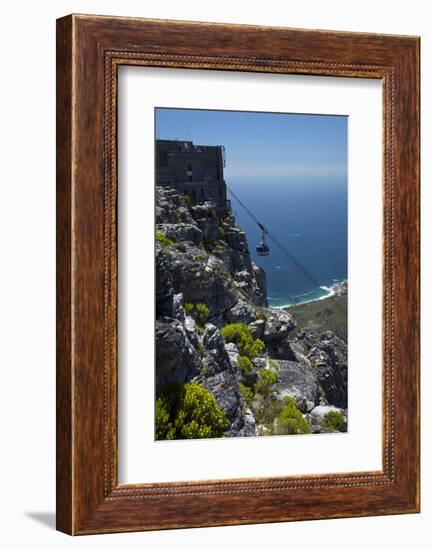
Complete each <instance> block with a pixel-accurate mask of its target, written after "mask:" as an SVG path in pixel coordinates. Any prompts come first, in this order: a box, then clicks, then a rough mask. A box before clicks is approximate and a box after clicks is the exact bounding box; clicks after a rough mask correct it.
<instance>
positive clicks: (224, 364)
mask: <svg viewBox="0 0 431 550" xmlns="http://www.w3.org/2000/svg"><path fill="white" fill-rule="evenodd" d="M203 345H204V347H205V355H204V358H203V359H202V365H203V369H204V372H205V375H206V376H207V377H211V376H214V375H216V374H218V373H220V372H221V371H225V370H230V371H232V365H231V363H230V360H229V355H228V353H227V351H226V349H225V345H224V341H223V338H222V336H221V334H220V331H219V329H218V328H217V327H216V326H214V325H212V324H210V323H207V324H206V325H205V332H204V335H203Z"/></svg>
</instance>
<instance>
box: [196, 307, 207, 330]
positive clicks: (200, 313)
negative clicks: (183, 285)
mask: <svg viewBox="0 0 431 550" xmlns="http://www.w3.org/2000/svg"><path fill="white" fill-rule="evenodd" d="M209 314H210V310H209V309H208V307H207V306H206V305H205V304H196V305H195V321H196V323H197V324H198V325H200V326H201V327H202V326H204V325H205V323H206V322H207V319H208V315H209Z"/></svg>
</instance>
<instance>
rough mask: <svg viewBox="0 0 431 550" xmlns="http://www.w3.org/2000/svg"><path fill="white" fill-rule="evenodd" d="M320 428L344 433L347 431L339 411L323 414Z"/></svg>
mask: <svg viewBox="0 0 431 550" xmlns="http://www.w3.org/2000/svg"><path fill="white" fill-rule="evenodd" d="M321 426H323V427H324V428H326V429H327V430H331V431H337V432H345V431H346V430H347V425H346V421H345V420H344V416H343V415H342V413H340V412H339V411H330V412H328V413H327V414H325V417H324V419H323V422H322V423H321Z"/></svg>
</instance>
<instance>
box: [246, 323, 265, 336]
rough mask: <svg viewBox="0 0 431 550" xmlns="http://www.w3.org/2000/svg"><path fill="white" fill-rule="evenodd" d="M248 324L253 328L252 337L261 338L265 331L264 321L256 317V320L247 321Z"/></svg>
mask: <svg viewBox="0 0 431 550" xmlns="http://www.w3.org/2000/svg"><path fill="white" fill-rule="evenodd" d="M249 326H250V327H251V328H252V329H253V334H254V337H255V338H260V339H261V340H262V337H263V333H264V331H265V321H264V320H263V319H257V320H256V321H253V322H252V323H249Z"/></svg>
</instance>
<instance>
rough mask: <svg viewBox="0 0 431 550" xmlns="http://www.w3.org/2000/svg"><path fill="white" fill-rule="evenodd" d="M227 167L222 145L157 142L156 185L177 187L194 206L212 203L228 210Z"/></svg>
mask: <svg viewBox="0 0 431 550" xmlns="http://www.w3.org/2000/svg"><path fill="white" fill-rule="evenodd" d="M224 166H225V157H224V147H223V146H220V145H217V146H212V145H194V143H193V142H192V141H177V140H166V139H157V140H156V184H157V185H171V186H173V187H176V188H177V189H179V190H180V191H181V192H182V193H187V194H188V195H189V196H190V197H191V199H192V201H193V202H194V203H199V202H205V201H207V200H211V201H213V202H214V203H215V204H216V206H218V207H220V208H222V207H229V201H227V200H226V183H225V181H224V176H223V169H224Z"/></svg>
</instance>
